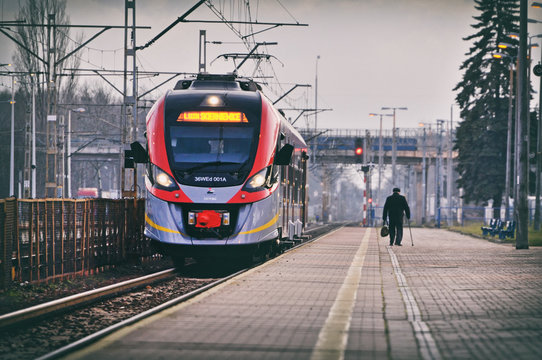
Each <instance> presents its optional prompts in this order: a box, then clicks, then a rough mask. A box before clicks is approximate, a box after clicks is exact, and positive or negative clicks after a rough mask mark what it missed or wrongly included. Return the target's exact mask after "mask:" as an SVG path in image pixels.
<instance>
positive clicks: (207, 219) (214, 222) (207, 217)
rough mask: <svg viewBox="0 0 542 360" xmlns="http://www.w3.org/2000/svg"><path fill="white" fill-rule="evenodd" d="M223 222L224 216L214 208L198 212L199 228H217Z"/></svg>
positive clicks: (197, 225) (197, 224)
mask: <svg viewBox="0 0 542 360" xmlns="http://www.w3.org/2000/svg"><path fill="white" fill-rule="evenodd" d="M221 224H222V217H221V216H220V214H219V213H217V212H216V211H214V210H203V211H202V212H200V213H199V214H197V223H196V227H199V228H207V229H209V228H216V227H220V225H221Z"/></svg>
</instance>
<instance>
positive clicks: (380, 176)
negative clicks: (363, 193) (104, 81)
mask: <svg viewBox="0 0 542 360" xmlns="http://www.w3.org/2000/svg"><path fill="white" fill-rule="evenodd" d="M369 116H380V132H379V133H378V191H377V193H376V199H377V201H378V203H380V187H381V184H382V167H383V165H384V164H383V151H382V117H383V116H393V115H392V114H376V113H370V114H369Z"/></svg>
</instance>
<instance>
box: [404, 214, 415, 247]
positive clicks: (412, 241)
mask: <svg viewBox="0 0 542 360" xmlns="http://www.w3.org/2000/svg"><path fill="white" fill-rule="evenodd" d="M406 221H407V223H408V231H409V232H410V242H411V243H412V246H414V240H413V239H412V229H411V228H410V219H409V218H407V220H406Z"/></svg>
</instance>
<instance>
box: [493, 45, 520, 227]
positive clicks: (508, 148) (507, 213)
mask: <svg viewBox="0 0 542 360" xmlns="http://www.w3.org/2000/svg"><path fill="white" fill-rule="evenodd" d="M500 48H501V49H502V47H500ZM493 57H494V58H495V59H502V58H503V57H507V58H512V59H515V60H516V67H517V60H518V58H517V57H512V56H509V55H505V54H501V53H495V54H493ZM509 77H510V78H509V83H510V90H509V91H510V94H509V96H508V127H507V131H506V167H505V168H506V170H505V179H504V204H505V219H506V220H508V219H510V193H511V191H510V188H511V185H510V172H511V168H510V165H511V161H512V126H514V118H513V111H512V109H513V92H514V65H513V62H511V63H510V75H509ZM514 163H515V162H514Z"/></svg>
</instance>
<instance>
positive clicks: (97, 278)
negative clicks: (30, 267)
mask: <svg viewBox="0 0 542 360" xmlns="http://www.w3.org/2000/svg"><path fill="white" fill-rule="evenodd" d="M172 267H173V264H172V262H171V260H170V259H169V258H165V259H160V260H156V261H153V262H149V263H146V264H139V265H122V266H118V267H116V268H112V269H110V270H107V271H104V272H102V273H99V274H95V275H90V276H85V277H81V276H79V277H76V278H72V279H64V280H56V281H51V282H48V283H39V284H29V283H28V282H27V283H21V284H13V286H11V287H9V288H7V289H5V290H0V315H1V314H6V313H9V312H12V311H15V310H19V309H24V308H27V307H30V306H33V305H37V304H41V303H44V302H47V301H51V300H56V299H60V298H63V297H66V296H69V295H74V294H78V293H81V292H84V291H88V290H93V289H97V288H100V287H103V286H107V285H111V284H114V283H119V282H121V281H125V280H129V279H133V278H137V277H141V276H144V275H147V274H151V273H155V272H158V271H161V270H165V269H169V268H172ZM0 356H1V355H0Z"/></svg>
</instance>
